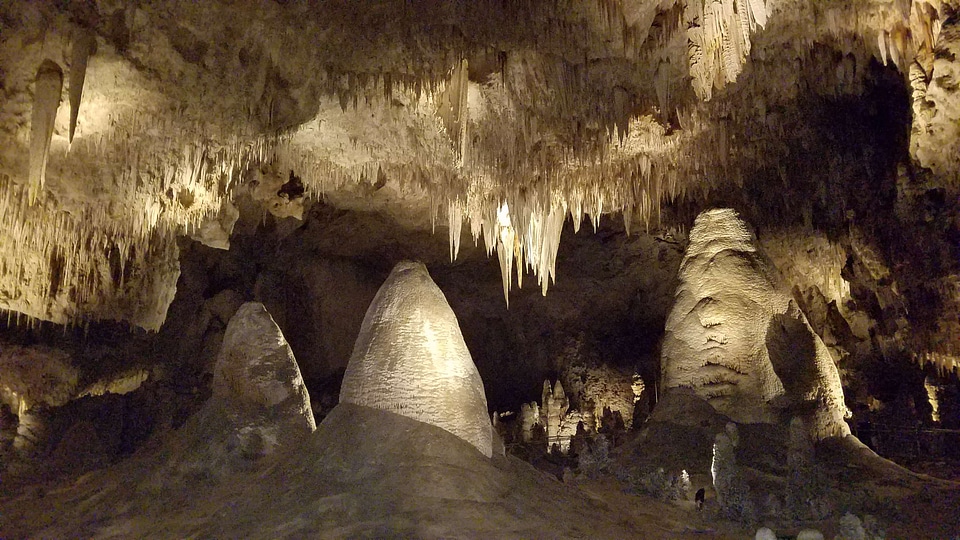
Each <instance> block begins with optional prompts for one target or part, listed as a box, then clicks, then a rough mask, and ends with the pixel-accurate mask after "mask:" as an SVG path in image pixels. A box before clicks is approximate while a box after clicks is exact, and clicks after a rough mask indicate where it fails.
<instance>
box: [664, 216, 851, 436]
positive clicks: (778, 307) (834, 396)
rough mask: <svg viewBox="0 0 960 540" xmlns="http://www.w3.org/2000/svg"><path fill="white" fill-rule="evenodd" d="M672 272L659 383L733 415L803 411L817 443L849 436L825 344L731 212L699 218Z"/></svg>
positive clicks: (775, 416) (783, 415) (761, 418)
mask: <svg viewBox="0 0 960 540" xmlns="http://www.w3.org/2000/svg"><path fill="white" fill-rule="evenodd" d="M679 278H680V286H679V287H678V289H677V295H676V303H675V305H674V307H673V310H672V311H671V313H670V316H669V317H668V319H667V325H666V335H665V337H664V342H663V356H662V366H663V368H662V369H663V372H662V377H663V387H664V388H666V389H671V388H690V389H692V390H693V391H694V392H695V393H696V394H697V395H698V396H699V397H700V398H702V399H704V400H706V401H707V402H709V403H710V404H711V405H712V406H713V407H714V408H715V409H716V410H717V411H718V412H720V413H723V414H725V415H727V416H729V417H730V418H731V419H733V420H735V421H737V422H747V423H754V422H765V423H775V422H779V421H783V420H789V418H790V417H792V416H801V417H803V419H804V421H805V422H806V424H807V425H808V426H810V430H811V436H812V437H813V438H814V439H816V440H819V439H823V438H825V437H830V436H844V435H847V434H849V433H850V431H849V428H848V426H847V425H846V422H844V417H845V415H846V413H847V410H846V407H845V405H844V401H843V389H842V387H841V384H840V376H839V373H838V371H837V368H836V366H835V365H834V363H833V360H832V358H831V357H830V354H829V351H827V349H826V347H825V346H824V344H823V342H822V341H821V340H820V338H819V336H817V335H816V333H814V332H813V329H812V328H811V327H810V325H809V323H808V322H807V320H806V317H805V316H804V315H803V313H802V312H801V311H800V309H799V308H798V307H797V304H796V302H794V300H793V299H792V298H791V297H790V295H789V294H787V293H786V292H785V291H784V290H783V289H782V288H781V286H780V283H779V279H778V277H777V274H776V270H775V269H774V268H773V266H772V265H771V264H770V263H769V261H768V260H767V259H766V257H765V256H764V255H763V254H762V253H761V251H760V248H759V246H758V244H757V241H756V237H755V236H754V234H753V232H752V231H751V230H750V228H749V227H748V225H747V224H746V223H744V222H743V221H742V220H741V219H740V218H739V216H738V215H737V213H736V212H735V211H733V210H730V209H718V210H709V211H706V212H703V213H702V214H700V215H699V216H698V217H697V219H696V222H695V223H694V226H693V229H692V230H691V231H690V245H689V246H688V248H687V253H686V255H685V257H684V259H683V262H682V263H681V266H680V274H679Z"/></svg>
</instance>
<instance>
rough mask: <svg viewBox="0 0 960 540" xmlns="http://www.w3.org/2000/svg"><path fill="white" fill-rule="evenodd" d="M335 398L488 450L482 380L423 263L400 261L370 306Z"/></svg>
mask: <svg viewBox="0 0 960 540" xmlns="http://www.w3.org/2000/svg"><path fill="white" fill-rule="evenodd" d="M340 402H341V403H353V404H356V405H363V406H366V407H372V408H375V409H383V410H386V411H390V412H394V413H396V414H399V415H402V416H407V417H409V418H413V419H415V420H418V421H420V422H425V423H428V424H432V425H435V426H437V427H440V428H443V429H445V430H447V431H449V432H450V433H453V434H454V435H456V436H458V437H460V438H461V439H463V440H465V441H467V442H468V443H470V444H472V445H473V446H474V447H476V448H477V450H479V451H480V452H481V453H483V455H485V456H487V457H490V456H491V455H492V440H493V434H492V430H491V426H490V417H489V415H488V413H487V398H486V395H485V394H484V389H483V381H481V380H480V374H479V373H478V372H477V368H476V366H475V365H474V364H473V359H472V358H471V357H470V351H469V350H467V345H466V343H464V341H463V336H462V334H461V333H460V326H459V324H458V322H457V317H456V315H454V313H453V310H451V309H450V306H449V305H448V304H447V301H446V298H444V296H443V293H442V292H441V291H440V289H439V288H438V287H437V286H436V284H435V283H434V282H433V280H432V279H430V274H429V273H428V272H427V268H426V267H425V266H424V265H423V264H421V263H415V262H409V261H405V262H401V263H399V264H397V266H396V267H394V269H393V272H391V273H390V276H389V277H388V278H387V280H386V282H384V284H383V285H382V286H381V287H380V290H379V291H378V292H377V295H376V296H375V297H374V299H373V302H371V304H370V307H369V308H368V309H367V314H366V316H365V317H364V319H363V324H362V325H361V327H360V334H359V336H357V342H356V345H355V346H354V349H353V354H352V355H351V357H350V363H349V364H348V365H347V371H346V373H345V374H344V376H343V385H342V387H341V389H340Z"/></svg>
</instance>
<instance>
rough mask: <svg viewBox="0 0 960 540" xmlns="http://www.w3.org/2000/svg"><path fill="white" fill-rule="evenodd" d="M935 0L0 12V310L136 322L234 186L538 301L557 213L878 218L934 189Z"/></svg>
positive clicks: (949, 281) (649, 220)
mask: <svg viewBox="0 0 960 540" xmlns="http://www.w3.org/2000/svg"><path fill="white" fill-rule="evenodd" d="M955 7H956V6H954V5H951V3H949V2H941V1H936V0H934V1H918V0H896V1H881V0H857V1H852V2H846V1H844V2H841V1H801V0H766V1H765V0H706V1H704V0H688V1H684V0H659V1H657V0H559V1H551V2H541V1H527V0H523V1H510V2H504V1H502V0H489V1H488V0H469V1H467V0H464V1H446V2H444V1H379V2H372V1H364V2H357V1H346V0H344V1H310V2H288V1H279V0H277V1H267V0H262V1H253V2H231V1H211V2H193V1H155V2H151V1H140V2H124V1H115V0H102V1H94V0H89V1H78V2H52V1H51V2H35V1H25V0H24V1H19V0H12V1H8V2H3V4H2V6H0V88H2V92H3V94H2V96H3V97H2V99H0V243H2V249H0V308H2V309H3V310H4V312H5V313H6V314H7V315H8V318H14V319H18V320H19V319H20V318H23V319H24V320H43V321H52V322H54V323H58V324H76V323H82V322H84V321H91V320H98V319H117V320H125V321H128V322H130V323H131V324H133V325H136V326H140V327H143V328H146V329H150V330H156V329H158V328H159V327H160V325H161V324H162V323H163V321H164V319H165V317H166V310H167V306H168V305H169V303H170V301H171V299H172V297H173V295H174V293H175V290H176V282H177V276H178V275H179V263H178V247H177V239H178V238H182V237H193V238H195V239H198V240H200V241H202V242H204V243H207V244H208V245H211V246H216V247H221V248H225V247H228V245H229V237H230V233H231V230H232V227H233V224H234V222H235V221H236V219H237V217H236V216H237V214H238V210H237V207H240V206H242V204H241V202H240V201H246V202H247V204H248V206H249V202H250V201H253V203H255V204H256V205H258V207H259V208H260V211H262V212H264V213H267V212H269V213H271V214H273V215H274V216H277V217H278V218H291V217H292V218H296V219H301V218H303V214H304V206H303V205H304V201H317V200H322V201H324V202H326V203H328V204H332V205H334V206H337V207H340V208H346V209H357V210H364V211H376V212H380V213H383V214H387V215H390V216H391V217H392V218H394V219H395V220H396V221H397V222H398V223H399V224H400V225H402V226H404V227H407V228H411V229H420V230H423V229H429V228H431V227H433V228H434V229H437V228H439V229H440V230H439V231H437V234H444V232H443V230H444V229H445V230H446V231H449V239H450V252H451V256H452V257H455V256H456V252H457V251H458V249H459V244H460V241H461V236H464V237H466V235H467V232H468V231H469V232H470V234H471V235H472V239H473V240H474V241H479V242H482V244H481V245H482V246H484V247H485V248H486V250H487V252H488V254H493V253H494V252H496V253H497V257H498V258H499V260H500V265H501V271H502V274H503V282H504V294H505V295H508V290H509V288H510V287H511V286H512V285H513V281H514V280H515V279H516V278H515V277H513V276H514V274H516V276H518V277H519V276H520V275H522V271H523V269H524V268H525V269H528V270H529V271H530V272H531V273H532V274H533V275H534V276H535V277H536V279H537V280H538V281H539V284H540V286H541V287H542V289H543V291H544V293H546V290H547V285H548V284H549V283H550V282H551V281H552V280H553V279H555V278H556V276H555V275H554V265H555V260H556V253H557V245H558V243H559V242H560V233H561V230H562V228H563V223H564V221H565V220H566V219H568V218H571V219H572V220H573V223H574V224H575V227H576V228H578V227H579V224H580V223H581V221H585V222H586V223H588V224H589V223H590V222H592V223H593V225H594V226H596V224H597V222H598V220H599V219H600V216H601V215H603V214H614V213H616V214H620V215H622V219H623V221H624V224H625V225H626V228H627V232H628V233H629V232H630V229H631V228H633V229H634V230H645V229H646V230H649V229H651V228H656V227H657V226H658V225H660V224H661V223H662V222H663V221H664V219H665V218H666V214H668V213H669V212H668V211H667V210H665V209H667V208H674V209H676V208H681V207H684V205H688V206H690V205H692V206H695V207H705V206H708V205H711V204H717V203H724V202H728V201H731V200H733V202H734V203H740V204H746V206H747V208H745V209H743V210H744V211H745V212H746V215H747V216H748V217H751V218H753V219H761V220H766V222H767V223H777V222H778V220H779V221H781V222H782V223H780V224H781V225H790V224H800V225H805V226H807V227H811V226H813V227H820V228H822V229H825V230H826V233H827V234H828V235H830V236H831V237H834V236H835V235H836V234H837V231H838V230H840V229H841V228H842V226H843V225H844V223H846V222H845V220H849V219H851V216H858V215H859V216H862V215H863V213H864V212H867V213H869V212H873V211H876V210H877V208H881V209H887V210H890V211H891V212H893V211H894V210H896V211H901V210H903V209H901V208H899V207H898V208H893V207H894V206H895V205H896V204H899V203H900V202H901V199H903V194H902V193H898V192H896V191H897V189H900V188H898V187H894V188H889V186H900V184H898V183H896V181H892V183H891V182H888V183H887V184H884V183H883V182H884V180H882V179H883V178H889V177H891V176H897V175H898V174H899V175H901V176H904V175H907V176H909V177H910V182H912V183H910V186H913V187H914V188H916V189H919V190H921V191H923V190H925V189H926V188H929V187H932V188H935V189H937V190H940V191H938V192H937V193H940V194H941V195H942V194H943V193H946V195H945V197H946V198H947V199H948V200H949V199H950V197H953V198H956V191H957V187H958V186H960V181H958V171H960V163H958V158H957V156H958V153H957V150H958V146H960V137H958V134H960V122H958V119H960V98H958V96H960V94H957V93H956V87H957V83H956V82H955V80H956V79H955V76H957V75H958V74H956V73H954V72H955V71H957V70H958V69H960V64H958V63H957V61H956V56H955V54H956V48H957V47H960V45H958V44H960V30H958V27H957V25H956V23H955V20H954V8H955ZM825 104H826V105H825ZM848 105H849V106H848ZM850 110H855V111H861V112H862V113H863V114H862V115H860V116H857V115H856V114H851V113H848V112H846V111H850ZM861 116H862V117H864V118H867V120H865V121H861V120H862V118H861ZM871 118H872V119H874V120H875V121H872V120H870V119H871ZM871 122H872V123H871ZM904 171H906V172H904ZM875 177H876V178H881V180H876V181H875V182H874V181H873V180H872V179H873V178H875ZM864 178H866V179H864ZM758 179H759V180H758ZM764 182H766V183H764ZM908 183H909V182H908ZM876 185H883V186H888V187H887V188H883V189H887V191H890V189H892V190H893V191H894V192H896V193H892V194H891V193H886V192H883V189H880V190H878V193H872V192H871V190H874V189H875V186H876ZM917 186H919V187H917ZM901 187H902V186H901ZM908 187H909V186H908ZM904 189H906V188H904ZM901 191H903V190H902V189H901ZM924 192H926V191H924ZM731 193H737V194H741V193H746V194H747V195H737V196H736V197H734V198H733V199H731V197H733V196H732V195H731ZM874 196H876V197H877V198H878V200H887V201H895V202H894V203H890V205H889V206H890V208H887V207H884V206H883V204H885V203H882V202H881V203H864V202H863V199H871V197H874ZM884 197H886V199H884ZM771 198H772V199H776V201H775V203H770V202H769V200H770V199H771ZM745 200H746V201H748V202H747V203H744V201H745ZM878 205H879V206H878ZM903 211H905V212H906V213H911V212H912V210H911V209H909V208H908V209H907V210H903ZM758 216H761V217H758ZM861 219H862V218H861ZM588 226H589V225H588ZM951 227H952V229H951ZM865 228H866V229H869V227H865ZM946 228H947V229H949V230H952V231H953V232H955V231H956V224H955V223H953V224H950V225H948V226H947V227H946ZM467 238H468V239H469V238H470V237H467ZM818 238H819V237H818ZM857 238H859V237H857ZM879 238H880V240H882V239H883V235H880V236H879ZM855 240H856V238H855V239H854V241H852V245H854V246H860V245H861V244H863V245H866V244H867V243H857V241H855ZM941 244H943V242H941V243H940V244H937V245H941ZM947 245H948V246H949V241H947ZM863 249H868V248H867V247H863ZM931 249H936V248H931ZM954 249H955V246H954ZM861 251H862V250H861ZM953 256H954V255H953V252H950V253H948V254H946V255H943V256H942V258H943V260H945V261H950V260H951V258H952V257H953ZM862 259H863V260H865V261H866V260H870V259H869V257H866V256H865V257H863V258H862ZM927 259H929V257H927ZM953 263H954V265H955V263H956V261H955V260H954V261H953ZM931 264H933V263H931ZM937 264H939V263H937ZM840 266H842V263H841V264H839V265H838V268H839V267H840ZM947 266H949V264H948V265H947ZM838 271H839V270H838ZM879 272H880V273H881V274H882V271H879ZM938 272H939V273H938V274H937V276H936V278H937V279H939V280H940V282H938V283H940V284H939V285H937V287H938V289H937V290H938V291H939V292H938V294H939V300H938V302H939V303H938V304H937V305H938V306H942V305H948V304H944V302H947V303H949V302H950V301H953V302H957V303H960V298H958V296H960V292H958V289H960V286H958V283H960V280H958V279H957V278H956V273H955V268H953V269H952V270H951V269H950V268H940V269H939V270H938ZM951 272H953V273H951ZM797 273H798V274H801V273H803V271H802V269H801V270H798V271H797ZM874 277H877V276H874ZM877 279H878V280H882V279H883V278H882V276H880V277H877ZM941 282H942V283H941ZM951 287H952V288H951ZM944 290H946V291H947V292H946V293H944V292H943V291H944ZM828 296H829V295H828ZM508 298H509V296H508ZM944 298H946V300H944ZM953 318H954V319H955V318H956V317H955V312H954V316H953ZM944 324H947V325H949V324H954V325H956V324H957V321H952V322H950V321H948V322H947V323H942V321H940V322H935V323H933V326H934V327H937V328H940V327H943V325H944ZM937 325H940V326H937ZM951 328H952V327H951ZM941 329H942V328H941ZM948 330H949V331H948ZM944 332H945V333H943V334H942V335H939V337H937V338H936V339H935V340H934V341H937V340H939V341H938V343H940V345H943V347H945V349H944V350H948V351H953V350H954V349H957V348H960V347H957V346H956V343H953V342H951V341H950V340H952V339H953V338H955V337H956V336H957V335H960V334H951V333H950V332H953V330H950V329H947V330H944ZM945 336H946V337H945ZM943 347H941V348H943Z"/></svg>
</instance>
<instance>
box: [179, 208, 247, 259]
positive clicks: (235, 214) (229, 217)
mask: <svg viewBox="0 0 960 540" xmlns="http://www.w3.org/2000/svg"><path fill="white" fill-rule="evenodd" d="M238 219H240V210H237V207H236V206H234V205H233V204H232V203H231V202H230V201H224V203H223V205H222V206H221V207H220V212H218V213H216V214H214V215H211V216H208V217H207V218H206V219H204V220H203V222H202V223H201V224H200V227H198V228H197V231H196V232H195V233H194V234H192V235H190V237H191V238H193V239H194V240H196V241H197V242H200V243H202V244H203V245H205V246H210V247H212V248H215V249H230V235H231V234H233V226H234V225H236V223H237V220H238Z"/></svg>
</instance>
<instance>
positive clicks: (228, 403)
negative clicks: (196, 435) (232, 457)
mask: <svg viewBox="0 0 960 540" xmlns="http://www.w3.org/2000/svg"><path fill="white" fill-rule="evenodd" d="M213 399H214V400H216V401H218V402H220V403H221V404H222V405H223V410H224V411H225V412H226V414H227V420H228V421H229V425H230V426H231V428H232V429H234V430H235V431H236V434H237V436H238V438H239V440H240V443H241V446H243V447H244V448H247V450H250V449H252V448H253V447H256V448H257V451H256V453H257V454H270V453H272V452H273V451H274V450H275V449H276V448H278V447H281V446H284V445H287V444H290V443H292V442H293V441H295V440H298V439H299V438H300V437H302V436H303V435H305V434H308V433H311V432H313V431H314V430H315V429H316V423H315V421H314V418H313V410H312V409H311V407H310V396H309V394H308V393H307V388H306V386H304V384H303V379H302V377H301V376H300V368H299V367H298V366H297V361H296V359H295V358H294V356H293V351H291V350H290V346H289V345H288V344H287V341H286V339H284V337H283V334H282V333H281V332H280V328H278V327H277V325H276V323H275V322H274V321H273V318H272V317H271V316H270V314H269V313H268V312H267V310H266V308H264V307H263V304H260V303H258V302H248V303H246V304H244V305H242V306H240V309H238V310H237V312H236V314H235V315H234V316H233V318H232V319H230V323H229V324H228V325H227V330H226V333H225V335H224V338H223V345H222V347H221V349H220V354H219V356H218V357H217V363H216V365H215V367H214V372H213Z"/></svg>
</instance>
